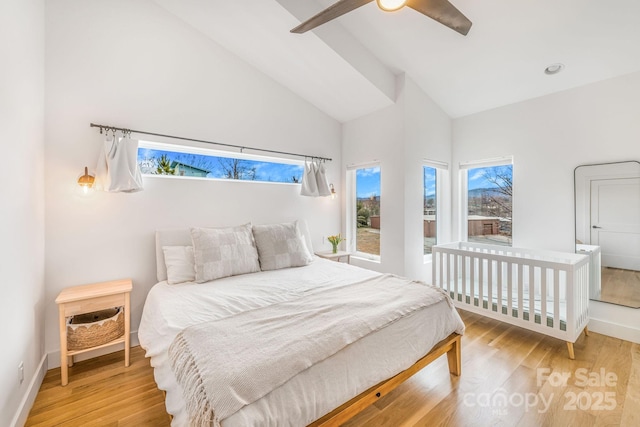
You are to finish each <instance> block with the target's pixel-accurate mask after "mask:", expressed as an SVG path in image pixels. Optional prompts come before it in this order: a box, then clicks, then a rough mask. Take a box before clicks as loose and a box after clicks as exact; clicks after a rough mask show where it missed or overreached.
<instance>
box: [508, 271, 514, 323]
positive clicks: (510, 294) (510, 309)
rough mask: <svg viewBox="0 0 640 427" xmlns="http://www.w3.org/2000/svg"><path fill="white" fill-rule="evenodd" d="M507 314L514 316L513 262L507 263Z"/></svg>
mask: <svg viewBox="0 0 640 427" xmlns="http://www.w3.org/2000/svg"><path fill="white" fill-rule="evenodd" d="M507 314H508V316H509V317H512V316H513V263H511V262H508V263H507Z"/></svg>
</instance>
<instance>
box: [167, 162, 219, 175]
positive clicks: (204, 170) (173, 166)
mask: <svg viewBox="0 0 640 427" xmlns="http://www.w3.org/2000/svg"><path fill="white" fill-rule="evenodd" d="M178 165H180V166H186V167H188V168H191V169H195V170H199V171H202V172H206V173H209V172H211V171H210V170H206V169H202V168H199V167H197V166H192V165H188V164H186V163H182V162H179V161H177V160H174V161H172V162H171V167H172V168H175V167H176V166H178Z"/></svg>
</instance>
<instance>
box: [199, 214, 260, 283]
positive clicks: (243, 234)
mask: <svg viewBox="0 0 640 427" xmlns="http://www.w3.org/2000/svg"><path fill="white" fill-rule="evenodd" d="M191 240H192V241H193V257H194V260H195V272H196V282H198V283H203V282H208V281H210V280H215V279H219V278H221V277H227V276H235V275H238V274H246V273H255V272H258V271H260V264H259V263H258V251H257V250H256V246H255V242H254V240H253V234H252V233H251V224H245V225H239V226H237V227H225V228H192V229H191Z"/></svg>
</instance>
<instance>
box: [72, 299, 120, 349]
mask: <svg viewBox="0 0 640 427" xmlns="http://www.w3.org/2000/svg"><path fill="white" fill-rule="evenodd" d="M123 335H124V313H123V309H122V307H116V308H110V309H108V310H101V311H95V312H93V313H86V314H79V315H76V316H72V317H70V318H69V319H68V320H67V349H68V350H84V349H86V348H91V347H97V346H100V345H103V344H107V343H108V342H111V341H113V340H115V339H118V338H120V337H122V336H123Z"/></svg>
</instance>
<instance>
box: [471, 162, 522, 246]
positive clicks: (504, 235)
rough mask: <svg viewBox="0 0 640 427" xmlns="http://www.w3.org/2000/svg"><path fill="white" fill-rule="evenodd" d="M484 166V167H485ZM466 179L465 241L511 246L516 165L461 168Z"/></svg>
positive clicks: (490, 163)
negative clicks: (514, 168) (514, 171)
mask: <svg viewBox="0 0 640 427" xmlns="http://www.w3.org/2000/svg"><path fill="white" fill-rule="evenodd" d="M483 163H485V164H483ZM461 168H462V169H463V170H462V172H463V173H464V174H465V175H464V177H465V178H466V179H465V180H464V182H466V212H467V215H466V237H467V240H468V241H470V242H478V243H489V244H494V245H504V246H511V244H512V228H513V227H512V221H513V218H512V206H513V165H512V164H511V161H510V160H509V163H508V164H505V162H504V160H503V161H502V162H500V161H487V162H477V163H474V164H473V165H466V167H465V165H461Z"/></svg>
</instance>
